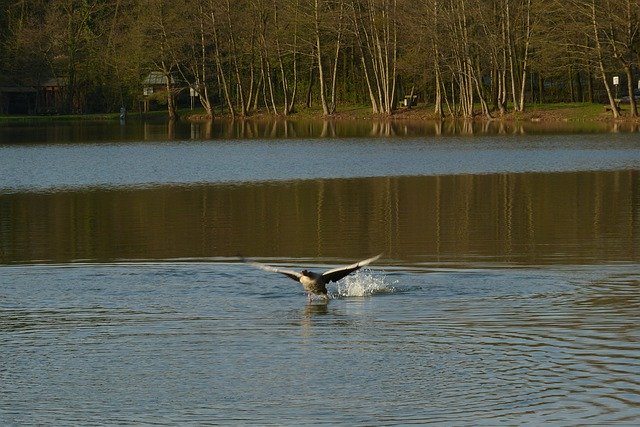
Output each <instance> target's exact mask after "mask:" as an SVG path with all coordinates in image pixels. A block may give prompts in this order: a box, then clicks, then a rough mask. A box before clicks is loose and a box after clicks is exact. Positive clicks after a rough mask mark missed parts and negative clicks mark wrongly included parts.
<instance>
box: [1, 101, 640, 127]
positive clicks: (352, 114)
mask: <svg viewBox="0 0 640 427" xmlns="http://www.w3.org/2000/svg"><path fill="white" fill-rule="evenodd" d="M477 111H480V108H479V106H478V108H477ZM166 114H167V112H166V111H164V110H160V111H151V112H148V113H144V114H143V115H141V114H139V113H138V112H133V111H132V112H129V114H128V116H127V117H128V118H130V119H134V120H135V119H139V118H141V117H143V118H160V117H164V116H166ZM178 114H179V116H180V118H181V119H184V120H192V121H198V120H206V118H205V116H204V111H203V110H202V109H195V110H191V109H181V110H179V111H178ZM492 116H493V119H494V120H505V121H532V122H582V123H587V122H603V121H613V120H614V118H613V116H612V114H611V112H610V111H606V109H605V106H604V105H602V104H592V103H554V104H534V105H528V106H526V108H525V111H524V112H509V113H507V114H506V115H504V116H499V114H498V113H497V112H493V113H492ZM215 117H217V118H219V117H230V116H229V114H228V113H226V112H220V111H219V110H218V111H216V112H215ZM273 117H274V115H273V114H272V113H270V112H266V111H258V112H255V113H253V114H252V115H251V116H250V117H249V118H251V119H271V118H273ZM278 117H280V118H282V116H278ZM119 118H120V114H119V113H102V114H69V115H51V116H0V123H3V122H30V121H37V122H46V121H60V120H68V121H73V120H119ZM288 118H290V119H292V120H311V119H321V118H323V112H322V108H320V107H319V106H315V107H311V108H306V107H298V109H297V110H296V112H295V113H293V114H291V115H290V116H288ZM331 118H333V119H335V120H341V119H344V120H358V119H361V120H367V119H379V120H382V119H386V120H439V117H438V116H437V115H436V114H434V112H433V105H426V104H421V105H418V106H416V107H413V108H411V109H407V108H403V107H402V108H399V109H398V110H397V111H396V112H395V113H394V114H393V115H391V116H387V115H379V114H373V113H372V112H371V107H370V106H368V105H339V106H338V111H337V112H336V113H335V114H334V115H332V116H331ZM447 118H448V117H445V119H447ZM474 119H475V120H486V117H484V116H482V115H477V116H476V117H475V118H474ZM617 120H619V121H630V122H640V119H639V118H634V117H631V116H630V115H629V106H628V105H623V106H622V117H621V118H619V119H617Z"/></svg>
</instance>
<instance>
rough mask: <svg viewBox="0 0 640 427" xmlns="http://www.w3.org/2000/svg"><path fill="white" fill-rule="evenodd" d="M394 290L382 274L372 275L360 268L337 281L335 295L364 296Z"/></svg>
mask: <svg viewBox="0 0 640 427" xmlns="http://www.w3.org/2000/svg"><path fill="white" fill-rule="evenodd" d="M395 291H396V288H395V287H394V286H393V285H391V284H389V283H387V282H386V280H385V277H384V276H379V275H375V276H373V275H371V274H369V273H367V272H366V271H362V270H360V271H358V272H356V273H355V274H352V275H350V276H347V277H345V278H344V279H343V280H341V281H340V282H338V289H337V292H336V297H337V298H344V297H365V296H371V295H375V294H387V293H392V292H395Z"/></svg>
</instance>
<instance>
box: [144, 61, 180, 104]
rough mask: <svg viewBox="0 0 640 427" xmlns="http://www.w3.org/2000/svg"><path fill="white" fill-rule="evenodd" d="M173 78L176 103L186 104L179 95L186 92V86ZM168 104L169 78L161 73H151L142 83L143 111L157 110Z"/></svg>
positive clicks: (172, 84)
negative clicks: (160, 106)
mask: <svg viewBox="0 0 640 427" xmlns="http://www.w3.org/2000/svg"><path fill="white" fill-rule="evenodd" d="M170 78H171V87H172V88H173V96H174V99H175V101H176V103H184V102H185V99H183V98H184V97H180V96H179V95H180V94H181V93H182V92H184V89H186V85H185V84H184V82H183V81H182V80H181V79H178V78H176V77H174V76H170ZM166 103H167V76H166V75H165V74H164V73H163V72H161V71H151V72H150V73H149V74H147V77H145V78H144V80H143V81H142V104H143V107H142V111H143V112H145V113H146V112H148V111H150V110H155V109H156V108H158V106H159V105H166Z"/></svg>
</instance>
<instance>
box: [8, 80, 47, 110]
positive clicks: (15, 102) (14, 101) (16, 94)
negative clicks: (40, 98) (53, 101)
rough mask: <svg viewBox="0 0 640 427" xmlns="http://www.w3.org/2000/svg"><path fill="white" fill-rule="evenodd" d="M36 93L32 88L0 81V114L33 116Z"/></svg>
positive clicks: (35, 106)
mask: <svg viewBox="0 0 640 427" xmlns="http://www.w3.org/2000/svg"><path fill="white" fill-rule="evenodd" d="M37 93H38V91H37V90H36V89H35V88H34V87H31V86H22V85H19V84H17V83H15V82H13V81H10V80H6V79H2V80H0V114H4V115H7V114H25V115H26V114H34V113H35V112H36V111H37Z"/></svg>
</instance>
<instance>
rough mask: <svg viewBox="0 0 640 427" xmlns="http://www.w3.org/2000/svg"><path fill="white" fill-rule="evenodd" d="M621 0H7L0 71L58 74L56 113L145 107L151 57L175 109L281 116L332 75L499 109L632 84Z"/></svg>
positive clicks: (351, 95)
mask: <svg viewBox="0 0 640 427" xmlns="http://www.w3.org/2000/svg"><path fill="white" fill-rule="evenodd" d="M592 4H593V5H595V6H594V8H591V7H590V6H591V5H592ZM619 6H620V7H615V8H607V7H606V6H605V5H604V4H602V3H601V2H595V3H592V2H591V0H576V1H572V2H568V3H567V2H564V1H560V0H552V1H549V2H542V1H536V0H490V1H475V0H424V1H421V2H414V1H412V0H331V1H329V0H235V1H231V0H117V1H104V0H50V1H45V0H23V1H20V2H14V1H11V0H0V10H3V11H4V12H5V13H1V14H0V71H1V72H2V75H3V76H4V78H5V79H8V80H12V81H14V82H16V83H18V84H22V85H31V86H37V87H40V86H41V85H42V84H43V83H44V82H45V81H47V80H49V79H50V78H53V77H55V78H62V79H63V80H64V81H65V82H66V83H65V85H64V86H62V87H60V88H59V90H60V94H61V98H60V101H59V103H58V104H56V105H55V112H57V113H73V112H80V113H91V112H109V111H117V110H118V109H119V108H120V106H121V105H125V106H128V107H129V108H137V106H138V103H139V102H140V101H141V100H142V99H143V94H142V93H143V91H142V89H143V85H142V82H143V80H144V79H145V77H146V76H147V75H148V74H149V73H150V72H152V71H156V72H161V73H163V74H164V75H166V76H170V77H171V81H170V84H169V85H168V86H167V88H164V89H163V88H161V87H158V88H155V90H156V92H154V97H157V98H159V99H162V98H163V99H164V100H165V101H166V102H164V104H166V105H167V108H169V109H171V108H172V103H173V102H174V101H177V102H178V103H179V102H180V96H178V94H181V95H182V97H183V98H184V99H188V96H184V95H185V94H188V92H189V90H188V88H189V87H191V88H193V89H194V90H195V91H196V92H197V95H198V98H197V99H198V100H199V101H200V102H201V103H202V105H203V106H204V108H205V110H206V111H209V114H212V112H213V111H214V110H218V111H220V110H221V109H222V108H223V106H224V108H225V110H226V111H229V112H232V113H236V114H242V115H249V114H252V113H253V112H254V111H255V110H256V109H258V110H263V111H269V112H271V113H276V112H277V113H279V114H283V113H284V114H288V113H290V112H294V111H301V110H303V109H304V108H305V106H306V105H307V104H310V105H312V106H316V107H317V106H319V103H320V99H321V95H323V94H322V93H321V89H320V88H321V87H323V88H324V95H325V96H326V97H331V95H333V96H334V97H335V103H336V104H337V105H338V111H339V110H340V106H342V105H353V104H369V106H370V108H372V109H373V110H374V111H377V110H378V109H379V110H380V111H381V112H385V113H390V112H392V111H393V110H394V109H395V108H396V107H397V106H398V103H399V102H400V101H401V100H402V99H403V97H404V96H405V95H408V94H409V93H410V92H412V91H414V93H415V94H416V95H418V96H419V99H420V100H421V101H423V102H436V101H437V102H438V103H439V105H440V106H441V108H442V110H443V111H444V112H448V114H452V115H469V114H478V112H479V111H480V110H486V111H487V113H489V111H488V109H489V108H490V109H491V110H492V111H493V114H495V113H496V112H498V111H500V112H503V111H502V110H503V109H505V108H515V109H516V110H518V109H519V106H518V104H519V103H518V102H517V101H519V100H520V99H519V98H520V97H522V103H523V108H524V105H525V104H526V106H527V108H532V107H533V106H534V105H536V104H538V103H540V102H550V101H582V100H594V101H597V102H607V96H608V94H607V92H606V90H605V89H606V87H605V85H604V82H605V81H606V79H609V78H610V77H611V75H612V73H613V72H616V73H620V75H621V77H622V79H623V82H624V84H625V85H626V82H627V81H630V80H632V79H635V75H634V71H635V70H636V69H637V68H638V66H639V65H640V63H639V62H638V52H640V41H639V40H638V38H637V36H636V34H640V31H638V29H639V26H640V24H639V22H640V20H639V19H638V18H639V17H640V3H638V2H633V1H631V0H623V1H622V2H621V3H620V5H619ZM623 30H624V31H623ZM625 34H626V36H625ZM597 43H600V44H601V46H600V48H598V49H597V46H598V45H597ZM318 47H319V50H318ZM318 58H320V61H321V63H320V64H318ZM600 65H601V69H602V70H603V71H600V68H598V67H600ZM623 69H625V70H627V72H626V73H623V72H622V70H623ZM334 70H335V76H334ZM320 71H322V72H323V74H324V75H323V81H322V83H323V85H322V86H321V85H320V76H319V72H320ZM334 82H335V83H334ZM621 87H624V88H625V91H626V86H622V85H621ZM521 88H524V90H522V89H521ZM161 90H165V92H164V94H160V93H159V92H158V91H161ZM167 90H168V92H167Z"/></svg>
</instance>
